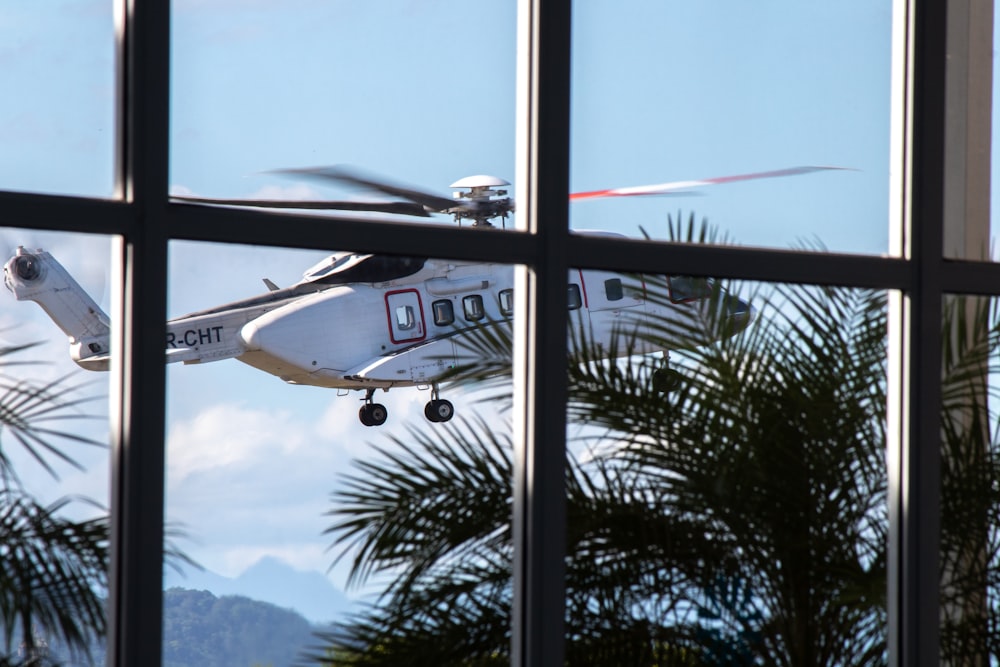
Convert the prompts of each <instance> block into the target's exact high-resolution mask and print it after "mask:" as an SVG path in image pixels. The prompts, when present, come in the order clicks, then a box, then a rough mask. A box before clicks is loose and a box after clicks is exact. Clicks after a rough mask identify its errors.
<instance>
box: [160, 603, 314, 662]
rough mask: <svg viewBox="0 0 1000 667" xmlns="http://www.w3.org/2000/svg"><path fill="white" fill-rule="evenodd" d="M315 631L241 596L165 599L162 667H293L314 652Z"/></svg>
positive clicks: (295, 616) (296, 617)
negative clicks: (265, 666)
mask: <svg viewBox="0 0 1000 667" xmlns="http://www.w3.org/2000/svg"><path fill="white" fill-rule="evenodd" d="M312 633H313V627H312V626H311V625H310V624H309V622H308V621H307V620H306V619H305V618H303V617H302V616H300V615H299V614H296V613H295V612H292V611H289V610H287V609H281V608H279V607H276V606H275V605H272V604H268V603H266V602H258V601H256V600H250V599H249V598H245V597H241V596H237V595H225V596H222V597H216V596H214V595H212V594H211V593H209V592H208V591H190V590H184V589H181V588H171V589H169V590H167V591H165V592H164V594H163V667H250V666H252V665H261V666H264V665H267V666H269V667H292V666H293V665H294V664H296V662H297V660H298V659H300V658H301V657H302V654H303V652H304V651H305V650H306V649H307V648H310V647H315V645H316V639H315V638H314V637H313V634H312Z"/></svg>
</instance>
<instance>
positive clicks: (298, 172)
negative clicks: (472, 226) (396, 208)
mask: <svg viewBox="0 0 1000 667" xmlns="http://www.w3.org/2000/svg"><path fill="white" fill-rule="evenodd" d="M274 173H278V174H290V175H294V176H305V177H307V178H313V179H318V180H322V181H327V182H329V181H333V182H335V183H347V184H350V185H357V186H360V187H363V188H369V189H371V190H375V191H377V192H382V193H385V194H387V195H392V196H394V197H403V198H404V199H409V200H410V201H413V202H416V203H418V204H420V205H422V206H425V207H427V208H428V209H429V210H431V211H444V210H447V209H450V208H455V207H456V206H461V202H456V201H455V200H454V199H450V198H448V197H441V196H439V195H435V194H432V193H430V192H424V191H422V190H415V189H413V188H404V187H401V186H398V185H392V184H390V183H385V182H383V181H377V180H374V179H371V178H365V177H363V176H359V175H358V174H356V173H354V172H353V171H352V170H349V169H345V168H343V167H306V168H303V169H278V170H276V171H275V172H274Z"/></svg>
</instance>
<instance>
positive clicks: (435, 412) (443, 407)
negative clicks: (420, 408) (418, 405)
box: [424, 398, 455, 423]
mask: <svg viewBox="0 0 1000 667" xmlns="http://www.w3.org/2000/svg"><path fill="white" fill-rule="evenodd" d="M454 415H455V407H454V406H453V405H452V404H451V401H446V400H444V399H440V398H439V399H434V400H433V401H428V402H427V405H425V406H424V416H425V417H427V419H428V420H429V421H432V422H437V423H440V422H446V421H448V420H449V419H451V418H452V417H453V416H454Z"/></svg>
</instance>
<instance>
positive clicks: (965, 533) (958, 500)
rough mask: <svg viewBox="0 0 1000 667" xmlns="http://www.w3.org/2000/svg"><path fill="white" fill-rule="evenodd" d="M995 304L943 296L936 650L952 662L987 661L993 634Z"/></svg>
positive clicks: (998, 521) (996, 559) (997, 532)
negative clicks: (938, 637)
mask: <svg viewBox="0 0 1000 667" xmlns="http://www.w3.org/2000/svg"><path fill="white" fill-rule="evenodd" d="M997 306H998V302H997V300H996V299H995V298H992V299H988V298H983V297H972V296H948V297H946V298H945V302H944V321H943V323H942V335H943V339H944V344H945V347H944V356H943V368H942V369H941V371H942V387H941V389H942V398H943V404H942V406H941V408H942V409H941V419H942V426H943V428H942V431H941V434H942V437H941V507H942V516H941V542H940V557H941V579H940V586H941V588H940V595H941V617H940V618H941V621H940V622H941V625H940V630H941V658H942V660H943V661H947V662H949V663H952V664H958V663H963V664H986V663H988V662H989V661H990V659H991V658H993V656H995V655H996V650H995V647H996V645H997V641H998V639H1000V633H998V630H997V628H998V622H997V621H998V614H1000V611H998V608H997V600H998V599H1000V585H998V582H1000V578H998V577H997V574H998V572H1000V502H998V495H997V489H998V483H1000V476H998V474H997V473H998V470H1000V468H998V463H1000V440H998V433H1000V431H998V429H997V426H998V424H1000V415H998V413H997V411H996V406H995V397H996V393H995V392H996V389H997V386H998V385H997V380H998V376H997V366H996V364H995V362H994V361H993V359H995V358H996V354H997V345H998V342H1000V339H998V336H997V334H998V332H1000V313H998V310H997Z"/></svg>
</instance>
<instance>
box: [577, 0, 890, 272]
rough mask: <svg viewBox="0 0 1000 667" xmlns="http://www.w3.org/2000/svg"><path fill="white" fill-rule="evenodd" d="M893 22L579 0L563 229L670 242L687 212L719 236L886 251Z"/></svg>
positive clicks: (804, 11)
mask: <svg viewBox="0 0 1000 667" xmlns="http://www.w3.org/2000/svg"><path fill="white" fill-rule="evenodd" d="M892 21H893V16H892V4H891V3H884V2H883V3H872V2H865V1H864V0H850V1H849V2H840V3H836V4H823V3H820V4H817V3H801V2H794V1H788V0H785V1H781V0H769V1H767V2H763V3H752V4H745V5H741V6H730V5H726V6H724V7H723V6H718V5H716V4H713V3H697V2H694V3H690V2H689V3H665V2H653V1H650V0H628V1H627V2H624V3H591V2H576V3H574V6H573V49H574V53H573V61H572V67H573V72H572V96H573V97H572V108H571V113H572V128H571V131H572V134H571V147H572V155H571V158H572V160H571V174H570V175H571V181H570V188H571V192H572V193H574V194H575V195H577V197H578V200H575V201H574V202H573V203H572V205H571V206H570V216H571V218H570V222H571V225H572V228H573V229H574V230H607V231H614V232H619V233H622V234H625V235H627V236H631V237H641V235H642V234H643V230H644V231H645V233H648V234H649V235H650V236H652V237H653V238H657V239H666V238H669V233H668V227H667V221H668V219H670V218H673V219H675V220H678V219H679V220H681V221H683V222H684V223H686V222H687V220H688V218H689V216H690V217H692V218H693V219H694V220H695V221H698V222H700V221H701V220H702V219H703V218H706V219H708V221H709V222H711V223H712V224H713V225H715V226H716V227H718V228H719V229H720V230H721V232H722V233H721V234H720V237H719V238H716V239H709V240H714V241H722V240H726V241H728V242H734V243H740V244H747V245H755V246H770V247H780V248H784V247H789V246H796V247H800V246H806V247H808V248H811V249H828V250H831V251H838V252H858V253H886V252H890V251H892V252H895V248H890V245H889V238H890V233H889V225H890V220H889V201H890V197H889V186H890V120H891V113H890V102H891V90H890V84H891V75H892V44H891V37H892ZM813 167H821V168H822V169H812V168H813ZM826 167H836V169H826ZM800 168H802V169H800ZM703 179H708V181H709V182H708V183H705V182H704V180H703ZM713 183H714V184H713ZM659 184H663V185H664V187H650V188H640V189H638V190H634V189H633V190H629V188H630V187H633V186H647V185H659ZM621 188H624V190H621ZM609 190H610V191H609ZM640 194H641V195H648V196H630V195H640ZM587 195H589V196H587ZM658 195H662V196H658ZM688 195H691V196H688ZM892 224H898V222H896V221H893V222H892ZM722 237H724V239H723V238H722Z"/></svg>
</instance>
